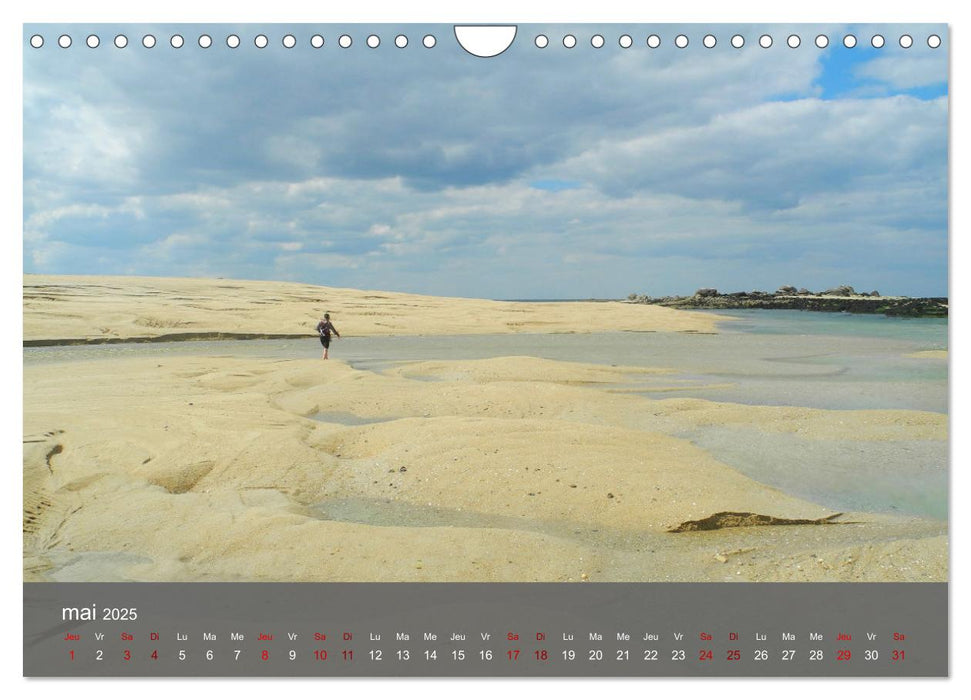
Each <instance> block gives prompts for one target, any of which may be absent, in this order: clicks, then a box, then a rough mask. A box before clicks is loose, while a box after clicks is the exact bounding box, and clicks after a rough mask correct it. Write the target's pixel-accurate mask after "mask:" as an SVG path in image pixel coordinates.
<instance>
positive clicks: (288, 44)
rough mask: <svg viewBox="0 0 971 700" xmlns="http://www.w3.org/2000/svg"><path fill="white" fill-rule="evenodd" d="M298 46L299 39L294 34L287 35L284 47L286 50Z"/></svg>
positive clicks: (284, 39)
mask: <svg viewBox="0 0 971 700" xmlns="http://www.w3.org/2000/svg"><path fill="white" fill-rule="evenodd" d="M296 45H297V37H295V36H294V35H293V34H287V35H286V36H284V37H283V47H284V48H286V49H292V48H293V47H294V46H296Z"/></svg>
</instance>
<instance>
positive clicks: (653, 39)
mask: <svg viewBox="0 0 971 700" xmlns="http://www.w3.org/2000/svg"><path fill="white" fill-rule="evenodd" d="M647 45H648V47H649V48H652V49H656V48H657V47H658V46H660V45H661V37H659V36H658V35H657V34H651V35H650V36H649V37H647Z"/></svg>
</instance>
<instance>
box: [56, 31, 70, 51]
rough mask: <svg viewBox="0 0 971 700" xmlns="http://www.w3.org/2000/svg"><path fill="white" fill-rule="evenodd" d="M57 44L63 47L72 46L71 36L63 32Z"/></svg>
mask: <svg viewBox="0 0 971 700" xmlns="http://www.w3.org/2000/svg"><path fill="white" fill-rule="evenodd" d="M57 45H58V46H60V47H61V48H62V49H69V48H71V37H70V36H68V35H67V34H61V35H60V36H59V37H57Z"/></svg>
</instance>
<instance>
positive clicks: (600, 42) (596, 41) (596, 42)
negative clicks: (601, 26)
mask: <svg viewBox="0 0 971 700" xmlns="http://www.w3.org/2000/svg"><path fill="white" fill-rule="evenodd" d="M604 43H605V41H604V38H603V37H602V36H600V35H599V34H594V35H593V36H592V37H590V46H592V47H593V48H595V49H602V48H603V46H604Z"/></svg>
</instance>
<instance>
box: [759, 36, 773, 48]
mask: <svg viewBox="0 0 971 700" xmlns="http://www.w3.org/2000/svg"><path fill="white" fill-rule="evenodd" d="M759 46H761V47H762V48H763V49H767V48H769V47H771V46H772V37H771V36H769V35H768V34H763V35H762V36H760V37H759Z"/></svg>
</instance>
